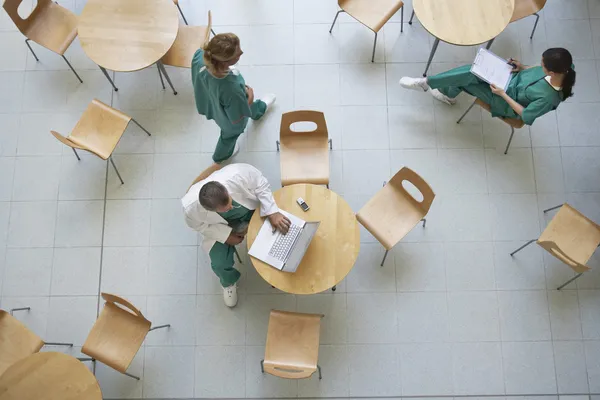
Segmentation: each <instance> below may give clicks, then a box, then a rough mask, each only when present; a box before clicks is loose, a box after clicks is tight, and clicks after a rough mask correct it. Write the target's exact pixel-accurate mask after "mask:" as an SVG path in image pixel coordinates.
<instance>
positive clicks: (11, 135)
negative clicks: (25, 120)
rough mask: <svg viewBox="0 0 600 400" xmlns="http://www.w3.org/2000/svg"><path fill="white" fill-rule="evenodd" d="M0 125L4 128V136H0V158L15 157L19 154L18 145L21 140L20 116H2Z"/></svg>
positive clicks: (0, 116)
mask: <svg viewBox="0 0 600 400" xmlns="http://www.w3.org/2000/svg"><path fill="white" fill-rule="evenodd" d="M0 124H1V125H2V127H3V130H4V132H3V134H2V136H0V156H2V157H8V156H14V155H16V153H17V143H18V140H19V136H20V135H19V126H20V120H19V116H18V115H16V114H14V115H11V114H0Z"/></svg>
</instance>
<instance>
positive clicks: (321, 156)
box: [276, 111, 333, 187]
mask: <svg viewBox="0 0 600 400" xmlns="http://www.w3.org/2000/svg"><path fill="white" fill-rule="evenodd" d="M296 122H314V123H315V124H316V125H317V127H316V128H315V130H314V131H309V132H296V131H293V130H292V124H294V123H296ZM279 135H280V136H279V140H278V141H277V142H276V144H277V151H281V157H280V159H281V162H280V163H281V186H287V185H293V184H296V183H312V184H315V185H326V186H327V187H329V150H331V149H332V146H333V144H332V141H331V139H329V136H328V133H327V123H326V122H325V115H324V114H323V113H322V112H320V111H291V112H287V113H284V114H283V115H282V116H281V126H280V131H279Z"/></svg>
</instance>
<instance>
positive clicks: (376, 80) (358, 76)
mask: <svg viewBox="0 0 600 400" xmlns="http://www.w3.org/2000/svg"><path fill="white" fill-rule="evenodd" d="M340 84H341V102H342V105H345V106H365V105H372V106H381V105H387V97H386V84H385V66H384V65H381V64H342V65H340Z"/></svg>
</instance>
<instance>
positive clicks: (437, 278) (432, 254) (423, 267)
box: [393, 243, 446, 291]
mask: <svg viewBox="0 0 600 400" xmlns="http://www.w3.org/2000/svg"><path fill="white" fill-rule="evenodd" d="M393 252H394V259H395V262H396V287H397V289H398V291H444V290H446V266H445V264H444V248H443V246H442V245H441V244H439V243H431V244H429V243H399V244H397V245H396V246H395V247H394V250H393Z"/></svg>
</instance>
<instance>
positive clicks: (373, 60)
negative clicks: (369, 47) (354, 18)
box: [371, 32, 377, 62]
mask: <svg viewBox="0 0 600 400" xmlns="http://www.w3.org/2000/svg"><path fill="white" fill-rule="evenodd" d="M375 47H377V32H375V40H374V41H373V55H372V56H371V62H375Z"/></svg>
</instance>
